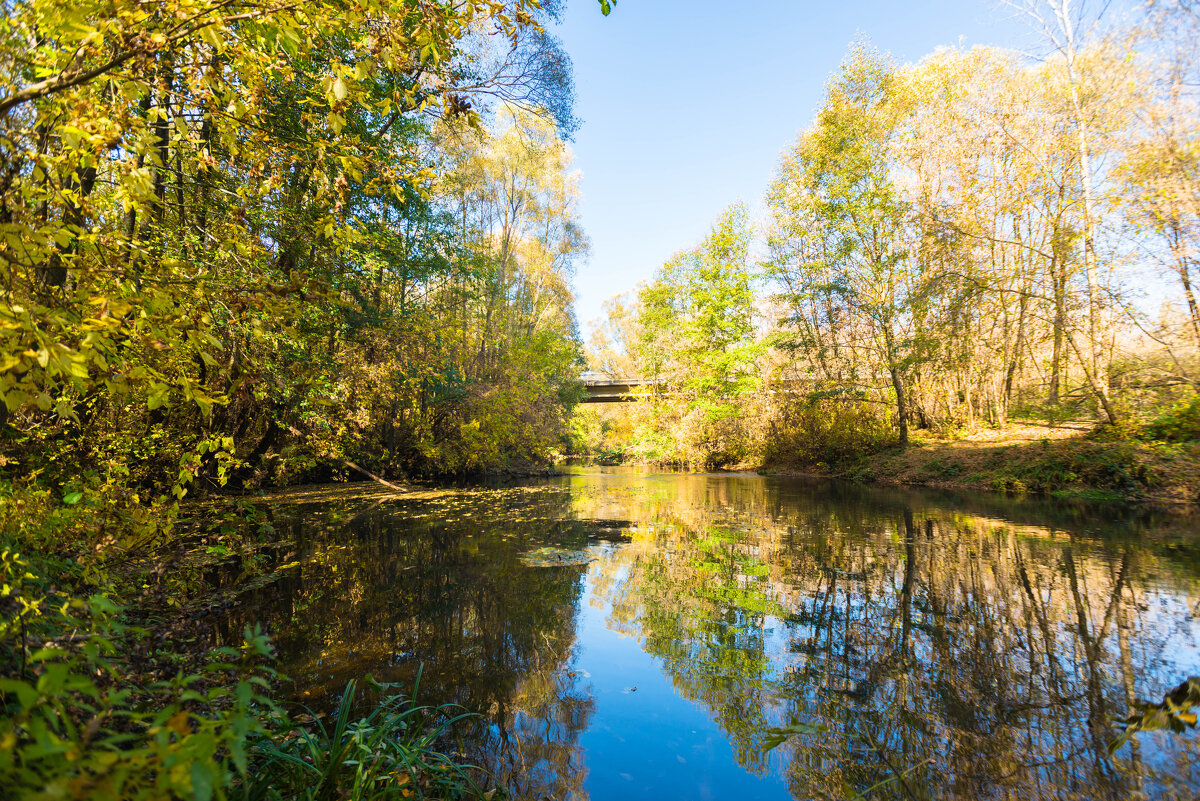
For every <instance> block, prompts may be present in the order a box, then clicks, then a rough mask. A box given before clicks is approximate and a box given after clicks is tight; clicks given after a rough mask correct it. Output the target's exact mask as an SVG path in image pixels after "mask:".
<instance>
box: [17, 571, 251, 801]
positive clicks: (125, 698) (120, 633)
mask: <svg viewBox="0 0 1200 801" xmlns="http://www.w3.org/2000/svg"><path fill="white" fill-rule="evenodd" d="M33 567H34V566H32V565H31V564H30V562H29V561H28V560H26V559H23V558H21V557H20V556H18V555H17V554H15V553H13V552H12V551H7V550H6V551H4V552H3V553H2V554H0V571H2V573H3V575H2V577H0V578H2V580H3V587H4V590H3V597H2V598H0V601H2V603H3V606H4V612H5V616H4V620H3V623H2V624H0V649H2V651H3V652H4V654H5V656H6V664H10V665H12V670H11V671H10V670H5V673H4V677H3V678H0V693H2V694H3V696H2V697H3V706H4V712H5V714H4V718H3V720H2V721H0V782H3V785H4V786H5V788H6V791H7V792H9V793H11V797H12V798H14V799H34V798H68V799H70V798H78V799H85V798H86V799H143V798H144V799H150V798H164V797H181V798H182V797H187V798H195V799H201V800H202V801H207V799H210V798H225V797H227V795H228V790H229V788H231V787H232V786H233V785H234V784H235V783H237V782H240V781H244V780H245V778H246V776H247V774H248V770H249V758H248V755H247V749H246V746H247V737H248V736H250V735H251V734H254V733H260V732H262V731H263V730H264V724H263V722H262V719H261V714H262V711H263V710H265V709H269V708H270V701H269V699H268V698H267V697H266V695H264V691H265V690H266V688H267V687H268V684H267V676H269V675H270V673H269V671H264V670H262V669H260V668H256V667H255V663H256V662H257V661H258V660H259V659H261V658H263V657H267V656H269V654H270V649H269V645H268V642H267V640H266V638H265V637H264V636H263V635H262V634H261V633H258V632H249V631H248V632H247V637H246V642H245V644H243V645H242V646H241V648H222V649H218V650H216V651H214V652H213V654H212V655H211V661H210V662H209V664H207V665H206V666H205V668H204V671H203V672H202V673H200V674H194V675H187V676H185V675H182V674H179V675H176V676H175V677H173V678H171V679H169V680H166V681H150V682H147V683H144V684H142V685H140V686H135V685H132V684H131V683H130V682H129V681H128V676H127V675H126V670H127V669H128V668H127V666H125V665H123V664H122V660H121V658H120V652H121V649H122V648H123V647H125V646H126V645H127V641H128V640H130V639H131V638H134V637H137V636H140V635H144V633H145V632H142V631H141V630H139V629H136V628H131V627H129V626H127V625H125V624H123V623H122V622H121V610H120V608H119V607H117V606H116V605H114V604H113V603H112V602H111V601H109V600H108V598H107V597H105V596H104V595H93V596H91V597H89V598H86V599H81V598H73V597H70V596H67V595H63V594H61V593H59V592H56V591H55V590H54V589H53V588H52V587H50V586H48V585H47V582H46V580H45V579H44V578H41V577H39V576H38V575H37V573H35V572H33V570H32V569H31V568H33ZM8 660H11V661H8Z"/></svg>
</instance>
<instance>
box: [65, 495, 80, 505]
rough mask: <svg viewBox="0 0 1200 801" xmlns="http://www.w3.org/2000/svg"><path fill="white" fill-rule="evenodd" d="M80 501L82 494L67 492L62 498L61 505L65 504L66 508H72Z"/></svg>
mask: <svg viewBox="0 0 1200 801" xmlns="http://www.w3.org/2000/svg"><path fill="white" fill-rule="evenodd" d="M81 500H83V493H82V492H68V493H67V494H66V495H64V496H63V503H65V504H66V505H67V506H74V505H75V504H77V503H79V502H80V501H81Z"/></svg>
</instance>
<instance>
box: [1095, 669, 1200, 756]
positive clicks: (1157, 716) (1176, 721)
mask: <svg viewBox="0 0 1200 801" xmlns="http://www.w3.org/2000/svg"><path fill="white" fill-rule="evenodd" d="M1133 706H1134V708H1135V709H1136V710H1137V711H1136V712H1133V713H1132V714H1130V716H1129V717H1128V718H1126V719H1125V721H1124V722H1122V723H1120V724H1118V725H1120V726H1122V727H1123V728H1124V731H1123V732H1121V734H1120V735H1118V736H1117V737H1116V738H1114V739H1113V740H1112V742H1110V743H1109V744H1108V752H1109V753H1110V754H1113V753H1116V751H1117V749H1119V748H1120V747H1121V746H1123V745H1124V744H1125V743H1127V742H1129V741H1130V740H1131V739H1132V738H1133V735H1135V734H1137V733H1138V732H1139V731H1156V730H1159V729H1168V730H1170V731H1172V732H1175V733H1176V734H1182V733H1184V732H1185V731H1187V730H1188V729H1194V728H1195V727H1196V713H1195V712H1193V711H1192V710H1193V709H1194V708H1195V707H1197V706H1200V677H1197V676H1190V677H1189V678H1188V680H1187V681H1185V682H1183V683H1182V684H1180V685H1179V686H1178V687H1176V688H1175V689H1174V690H1171V692H1169V693H1167V694H1166V695H1164V696H1163V700H1162V703H1159V704H1153V703H1135V704H1134V705H1133Z"/></svg>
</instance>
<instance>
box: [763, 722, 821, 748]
mask: <svg viewBox="0 0 1200 801" xmlns="http://www.w3.org/2000/svg"><path fill="white" fill-rule="evenodd" d="M828 731H829V729H828V728H826V727H825V726H823V725H821V724H816V725H814V724H811V723H790V724H788V725H787V726H780V727H778V728H771V729H767V731H766V734H767V737H766V738H765V739H764V740H763V744H762V747H763V751H773V750H774V749H776V748H778V747H779V746H781V745H783V744H784V742H786V741H787V740H789V739H790V738H792V737H794V736H796V735H810V736H811V735H815V734H825V733H826V732H828Z"/></svg>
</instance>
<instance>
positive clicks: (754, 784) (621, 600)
mask: <svg viewBox="0 0 1200 801" xmlns="http://www.w3.org/2000/svg"><path fill="white" fill-rule="evenodd" d="M273 514H274V515H275V518H276V520H277V525H278V527H279V528H280V529H281V530H283V529H285V527H286V531H287V534H288V537H287V543H288V548H290V549H291V552H289V553H282V552H281V553H280V554H279V556H278V558H279V559H280V561H284V560H287V561H295V562H299V565H298V566H297V567H295V568H292V569H289V570H285V571H284V572H283V574H282V576H283V577H282V578H281V579H280V580H278V581H276V582H274V583H271V584H268V585H266V586H264V587H262V588H260V589H258V590H255V591H253V592H252V593H248V594H246V595H244V596H243V598H242V603H241V605H240V606H238V607H237V608H235V609H234V610H233V611H232V613H231V614H230V615H229V616H228V617H227V618H225V619H223V620H222V622H221V624H220V625H219V626H218V628H217V629H216V631H215V632H214V637H215V638H217V639H223V638H229V637H231V636H232V635H233V634H234V633H235V632H240V630H241V627H242V626H243V625H244V624H245V622H247V621H249V620H254V619H259V620H261V619H263V618H266V619H267V620H268V621H269V624H270V626H271V628H272V630H273V631H274V633H275V634H276V637H277V639H278V642H279V645H280V650H281V654H282V656H283V658H284V662H285V665H286V669H287V671H288V672H289V675H291V676H292V677H293V678H294V680H295V682H296V691H297V693H298V694H301V695H303V696H305V697H306V698H308V699H311V700H315V701H317V702H318V703H319V702H320V701H321V699H322V698H324V697H326V696H327V695H328V694H329V693H331V692H334V691H336V690H337V689H338V688H340V687H341V686H342V685H343V684H344V682H345V680H346V679H348V678H351V677H356V676H361V675H363V674H365V673H371V674H373V675H374V676H376V677H377V678H379V679H381V680H391V681H405V682H411V681H412V680H413V678H414V675H415V671H416V669H417V666H418V665H421V664H423V665H424V672H423V676H422V697H423V698H424V699H425V700H427V701H436V702H454V703H458V704H461V705H463V706H465V707H467V708H468V709H471V710H474V711H478V712H481V713H483V714H484V715H485V717H486V721H487V725H486V726H482V727H479V730H477V731H475V732H474V733H473V734H472V736H471V741H470V744H469V751H470V753H471V755H472V756H473V757H474V758H476V759H478V760H481V761H483V762H486V764H488V765H489V766H490V767H491V768H492V769H493V770H494V771H495V772H496V774H497V775H498V776H499V777H500V778H501V779H502V780H503V781H504V782H505V783H506V785H507V786H508V789H509V792H510V793H512V795H513V796H514V797H516V798H529V799H535V798H572V799H584V798H588V797H591V798H596V799H601V798H611V797H621V798H627V797H646V798H664V797H665V798H705V797H713V798H723V797H737V798H756V797H761V798H787V797H789V796H790V797H795V798H845V797H854V796H855V795H856V794H866V795H868V796H869V797H871V798H925V797H937V798H1016V797H1019V798H1064V799H1065V798H1117V797H1121V798H1139V797H1179V798H1192V797H1195V796H1196V795H1197V790H1198V788H1200V775H1198V771H1197V769H1196V767H1195V764H1196V753H1197V738H1196V736H1195V734H1194V732H1190V731H1189V732H1185V733H1184V734H1182V735H1180V734H1173V733H1169V732H1141V733H1139V734H1138V735H1137V736H1136V737H1134V738H1133V740H1132V742H1131V743H1130V744H1127V745H1125V746H1123V747H1122V748H1121V749H1120V750H1118V751H1117V752H1116V753H1115V754H1113V755H1110V754H1109V744H1110V743H1111V742H1112V741H1113V739H1114V737H1115V735H1116V733H1117V731H1118V730H1117V729H1116V728H1115V727H1114V721H1116V720H1118V719H1120V718H1123V717H1124V716H1125V715H1127V714H1129V711H1130V709H1131V707H1132V705H1133V704H1134V703H1135V702H1136V701H1138V700H1153V701H1157V700H1159V699H1160V698H1161V697H1162V695H1163V694H1164V693H1165V692H1167V691H1169V690H1170V689H1171V688H1172V687H1174V686H1175V685H1177V684H1178V683H1179V682H1180V681H1182V680H1183V679H1184V678H1186V677H1187V676H1188V675H1195V674H1200V653H1198V650H1197V645H1196V644H1197V633H1198V629H1197V624H1196V621H1195V618H1194V615H1195V613H1196V612H1197V611H1200V610H1198V608H1197V602H1198V600H1200V599H1198V597H1197V596H1198V593H1197V589H1198V582H1197V578H1198V573H1200V559H1198V558H1197V554H1198V553H1200V550H1198V549H1197V540H1196V538H1194V537H1192V536H1191V535H1190V532H1189V528H1190V527H1191V521H1189V520H1187V519H1154V518H1152V517H1147V516H1144V515H1135V514H1132V513H1126V514H1123V515H1121V514H1114V513H1113V512H1112V511H1111V510H1100V512H1099V513H1097V511H1096V510H1089V509H1087V508H1084V507H1072V506H1063V505H1058V504H1039V503H1032V502H1029V503H1011V502H1006V501H1004V500H1003V499H987V498H985V499H969V498H967V499H964V498H954V497H952V496H945V495H929V494H915V493H908V492H897V491H877V490H866V489H863V488H860V487H854V486H845V485H836V484H807V483H803V482H798V481H785V480H776V479H768V478H763V477H759V476H739V475H734V476H696V475H690V476H679V475H663V474H655V475H629V474H621V473H611V472H609V473H600V472H593V473H591V474H587V475H576V476H571V477H569V478H564V479H559V480H554V481H549V482H545V483H542V484H539V485H536V486H527V487H516V488H508V489H489V490H484V489H477V490H467V491H462V492H453V493H427V494H424V495H422V496H421V497H413V498H404V499H400V500H389V501H384V502H379V501H378V500H375V501H368V500H364V499H362V498H357V499H353V500H346V501H342V502H332V503H330V502H326V503H320V504H309V505H304V506H299V507H288V506H282V505H281V506H279V507H278V508H276V509H274V510H273ZM546 546H554V547H557V548H569V549H587V550H588V552H589V554H590V555H591V556H593V557H594V561H592V562H591V563H590V564H587V565H563V566H555V567H530V566H527V565H526V564H524V563H522V561H521V559H520V556H521V554H523V553H529V552H530V551H533V550H536V549H539V548H543V547H546ZM781 738H783V742H782V744H781V745H779V746H778V747H776V748H774V749H773V750H768V746H770V745H772V743H773V742H778V741H779V739H781Z"/></svg>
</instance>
